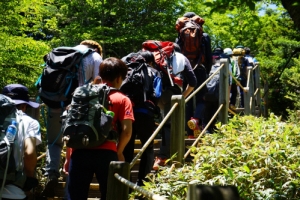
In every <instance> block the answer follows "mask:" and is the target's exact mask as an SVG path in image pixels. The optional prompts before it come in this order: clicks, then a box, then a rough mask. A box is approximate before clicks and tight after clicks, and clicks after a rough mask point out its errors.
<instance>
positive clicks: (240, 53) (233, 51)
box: [232, 48, 246, 56]
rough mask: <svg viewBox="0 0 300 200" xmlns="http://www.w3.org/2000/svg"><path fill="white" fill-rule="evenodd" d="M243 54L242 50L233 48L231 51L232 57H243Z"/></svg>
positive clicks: (243, 50)
mask: <svg viewBox="0 0 300 200" xmlns="http://www.w3.org/2000/svg"><path fill="white" fill-rule="evenodd" d="M245 53H246V51H245V49H243V48H234V49H233V50H232V55H234V56H244V55H245Z"/></svg>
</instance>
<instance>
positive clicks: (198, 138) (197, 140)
mask: <svg viewBox="0 0 300 200" xmlns="http://www.w3.org/2000/svg"><path fill="white" fill-rule="evenodd" d="M223 106H224V104H221V105H220V106H219V108H218V110H217V111H216V112H215V114H214V115H213V116H212V118H211V119H210V120H209V122H208V123H207V125H206V126H205V127H204V129H203V130H202V132H201V133H200V134H199V136H198V137H197V139H196V140H195V141H194V143H193V144H192V145H191V147H190V148H189V149H188V150H187V152H186V153H185V154H184V158H183V159H186V158H187V157H188V155H189V154H190V152H191V148H192V147H195V146H196V144H197V143H198V142H199V140H200V139H201V137H202V135H203V134H204V133H205V131H206V130H207V129H208V127H209V126H210V124H211V123H212V122H213V120H214V119H215V118H216V117H217V115H218V114H219V112H220V111H221V109H222V107H223Z"/></svg>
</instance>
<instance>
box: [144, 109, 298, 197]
mask: <svg viewBox="0 0 300 200" xmlns="http://www.w3.org/2000/svg"><path fill="white" fill-rule="evenodd" d="M299 121H300V116H298V118H297V117H296V118H293V120H291V121H290V122H286V123H285V122H282V121H281V119H280V118H278V117H276V116H275V115H274V114H271V116H270V118H269V119H267V120H266V119H264V118H257V117H253V116H244V117H241V116H235V117H234V118H233V119H231V120H230V121H229V123H228V124H227V125H224V126H221V125H220V124H219V125H218V128H219V129H218V133H217V134H213V135H205V137H204V138H202V139H201V143H200V144H199V145H198V147H197V148H196V147H193V148H192V155H193V156H194V160H193V162H192V163H186V164H184V165H183V166H182V167H180V168H176V169H174V170H173V171H171V172H170V170H169V169H168V168H164V169H163V170H162V171H159V173H157V174H156V175H153V174H152V175H150V176H149V180H150V181H149V182H146V183H145V186H144V188H145V189H147V190H149V191H152V192H153V193H155V194H160V195H164V196H167V198H168V199H172V200H175V199H176V200H177V199H178V200H179V199H180V200H181V199H185V198H186V193H187V186H188V184H189V183H191V182H192V183H197V184H206V185H235V186H237V187H238V190H239V193H240V196H241V198H242V199H295V200H296V199H299V198H300V193H299V191H298V188H299V187H300V181H299V180H300V179H299V176H300V168H299V164H300V163H299V156H300V152H299V141H300V140H299V139H300V136H299V131H300V127H299V126H298V124H299Z"/></svg>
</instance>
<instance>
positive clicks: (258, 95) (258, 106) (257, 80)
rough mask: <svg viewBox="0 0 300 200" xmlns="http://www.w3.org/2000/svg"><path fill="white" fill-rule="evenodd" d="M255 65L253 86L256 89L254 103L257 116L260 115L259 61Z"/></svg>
mask: <svg viewBox="0 0 300 200" xmlns="http://www.w3.org/2000/svg"><path fill="white" fill-rule="evenodd" d="M256 65H257V67H256V68H255V86H256V88H257V89H258V91H257V93H256V105H257V108H258V116H259V117H260V116H261V114H262V113H261V93H260V68H259V63H256Z"/></svg>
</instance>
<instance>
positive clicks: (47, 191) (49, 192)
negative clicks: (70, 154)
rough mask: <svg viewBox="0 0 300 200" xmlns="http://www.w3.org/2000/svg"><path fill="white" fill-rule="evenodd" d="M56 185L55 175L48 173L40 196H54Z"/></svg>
mask: <svg viewBox="0 0 300 200" xmlns="http://www.w3.org/2000/svg"><path fill="white" fill-rule="evenodd" d="M57 185H58V178H57V176H55V175H49V176H48V177H47V181H46V184H45V188H44V190H43V191H42V194H41V195H42V196H44V197H50V198H53V197H54V196H55V188H56V186H57Z"/></svg>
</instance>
